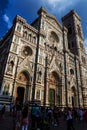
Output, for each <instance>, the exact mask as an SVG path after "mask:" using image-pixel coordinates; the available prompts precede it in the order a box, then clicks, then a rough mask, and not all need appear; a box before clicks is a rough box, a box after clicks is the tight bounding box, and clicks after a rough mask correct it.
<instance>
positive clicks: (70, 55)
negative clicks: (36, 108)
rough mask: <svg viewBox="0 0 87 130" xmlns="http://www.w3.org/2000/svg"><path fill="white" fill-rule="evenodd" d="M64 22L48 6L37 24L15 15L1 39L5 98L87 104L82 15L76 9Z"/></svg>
mask: <svg viewBox="0 0 87 130" xmlns="http://www.w3.org/2000/svg"><path fill="white" fill-rule="evenodd" d="M62 23H63V24H62V25H61V24H60V23H59V22H58V20H57V19H56V17H55V16H53V15H51V14H49V13H48V12H47V11H46V10H45V9H44V8H40V10H39V11H38V18H36V19H35V21H34V22H32V24H28V23H27V21H26V20H25V19H23V18H22V17H20V16H16V17H15V19H14V20H13V25H12V27H11V29H10V30H9V31H8V32H7V33H6V35H5V36H4V37H3V38H2V39H1V40H0V101H2V99H3V100H4V101H5V102H6V101H7V100H6V99H11V100H16V99H19V100H20V102H21V103H22V102H24V101H31V100H37V101H40V103H41V105H47V106H54V105H57V106H58V107H66V106H69V107H87V56H86V52H85V46H84V37H83V32H82V26H81V19H80V17H79V16H78V14H77V13H76V12H75V11H74V10H71V11H70V12H69V13H68V14H67V15H65V16H64V17H63V18H62Z"/></svg>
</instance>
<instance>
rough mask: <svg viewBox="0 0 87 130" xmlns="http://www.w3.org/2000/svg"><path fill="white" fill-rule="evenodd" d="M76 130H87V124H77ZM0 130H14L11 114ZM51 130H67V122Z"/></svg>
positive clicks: (75, 124) (2, 122)
mask: <svg viewBox="0 0 87 130" xmlns="http://www.w3.org/2000/svg"><path fill="white" fill-rule="evenodd" d="M74 127H75V130H87V123H85V122H84V121H82V122H75V123H74ZM0 130H13V118H12V117H11V116H10V114H9V113H6V115H5V118H4V119H3V120H0ZM50 130H66V122H65V121H61V122H60V124H59V125H58V126H52V127H51V129H50Z"/></svg>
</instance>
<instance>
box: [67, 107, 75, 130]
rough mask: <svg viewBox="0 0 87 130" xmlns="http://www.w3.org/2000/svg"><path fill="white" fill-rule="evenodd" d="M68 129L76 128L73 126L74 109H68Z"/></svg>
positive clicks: (73, 129)
mask: <svg viewBox="0 0 87 130" xmlns="http://www.w3.org/2000/svg"><path fill="white" fill-rule="evenodd" d="M66 120H67V130H71V128H72V130H75V128H74V126H73V117H72V111H71V110H70V109H68V110H67V117H66Z"/></svg>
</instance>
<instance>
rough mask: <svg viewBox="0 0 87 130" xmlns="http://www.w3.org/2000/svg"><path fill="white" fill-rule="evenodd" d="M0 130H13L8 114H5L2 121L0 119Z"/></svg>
mask: <svg viewBox="0 0 87 130" xmlns="http://www.w3.org/2000/svg"><path fill="white" fill-rule="evenodd" d="M0 130H13V118H12V117H11V116H10V114H9V113H6V114H5V117H4V119H2V120H1V119H0Z"/></svg>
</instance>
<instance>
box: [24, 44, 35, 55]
mask: <svg viewBox="0 0 87 130" xmlns="http://www.w3.org/2000/svg"><path fill="white" fill-rule="evenodd" d="M32 54H33V51H32V49H31V48H30V47H29V46H25V47H24V48H23V55H24V56H32Z"/></svg>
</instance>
